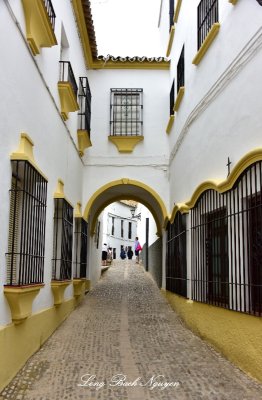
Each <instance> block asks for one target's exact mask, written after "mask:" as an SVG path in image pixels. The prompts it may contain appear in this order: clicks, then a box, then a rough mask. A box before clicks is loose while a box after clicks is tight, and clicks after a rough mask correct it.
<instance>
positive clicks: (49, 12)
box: [44, 0, 56, 30]
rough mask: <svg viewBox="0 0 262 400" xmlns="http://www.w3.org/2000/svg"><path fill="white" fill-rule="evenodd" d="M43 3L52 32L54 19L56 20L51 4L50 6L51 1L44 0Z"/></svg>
mask: <svg viewBox="0 0 262 400" xmlns="http://www.w3.org/2000/svg"><path fill="white" fill-rule="evenodd" d="M44 3H45V8H46V11H47V14H48V16H49V19H50V22H51V25H52V28H53V30H55V18H56V15H55V11H54V7H53V4H52V1H51V0H44Z"/></svg>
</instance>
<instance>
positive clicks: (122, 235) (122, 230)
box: [121, 219, 124, 238]
mask: <svg viewBox="0 0 262 400" xmlns="http://www.w3.org/2000/svg"><path fill="white" fill-rule="evenodd" d="M123 237H124V220H123V219H121V238H123Z"/></svg>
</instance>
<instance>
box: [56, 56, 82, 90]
mask: <svg viewBox="0 0 262 400" xmlns="http://www.w3.org/2000/svg"><path fill="white" fill-rule="evenodd" d="M59 65H60V77H59V80H60V82H69V83H70V85H71V86H72V89H73V92H74V94H75V96H76V97H77V91H78V87H77V83H76V80H75V76H74V73H73V69H72V66H71V63H70V62H69V61H59Z"/></svg>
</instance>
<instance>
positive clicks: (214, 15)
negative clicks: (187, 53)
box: [197, 0, 218, 49]
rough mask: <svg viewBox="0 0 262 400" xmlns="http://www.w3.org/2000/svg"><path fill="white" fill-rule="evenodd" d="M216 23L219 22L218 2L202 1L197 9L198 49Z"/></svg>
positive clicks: (216, 0)
mask: <svg viewBox="0 0 262 400" xmlns="http://www.w3.org/2000/svg"><path fill="white" fill-rule="evenodd" d="M215 22H218V0H202V1H201V2H200V3H199V5H198V7H197V29H198V35H197V45H198V49H200V47H201V45H202V43H203V42H204V40H205V38H206V36H207V34H208V32H209V31H210V29H211V27H212V25H213V24H214V23H215Z"/></svg>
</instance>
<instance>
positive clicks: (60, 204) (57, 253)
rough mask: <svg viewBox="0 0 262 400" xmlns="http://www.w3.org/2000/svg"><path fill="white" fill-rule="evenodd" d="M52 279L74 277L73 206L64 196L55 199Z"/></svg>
mask: <svg viewBox="0 0 262 400" xmlns="http://www.w3.org/2000/svg"><path fill="white" fill-rule="evenodd" d="M54 206H55V211H54V242H53V259H52V265H53V269H52V279H53V280H70V279H71V277H72V245H73V207H72V206H71V205H70V204H69V203H68V202H67V201H66V200H65V199H63V198H61V199H54Z"/></svg>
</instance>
